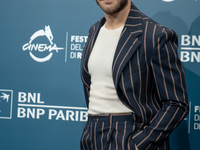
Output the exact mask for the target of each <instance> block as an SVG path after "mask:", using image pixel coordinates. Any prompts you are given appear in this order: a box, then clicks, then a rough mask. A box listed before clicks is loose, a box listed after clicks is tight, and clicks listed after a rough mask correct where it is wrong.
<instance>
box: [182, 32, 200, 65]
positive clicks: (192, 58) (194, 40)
mask: <svg viewBox="0 0 200 150" xmlns="http://www.w3.org/2000/svg"><path fill="white" fill-rule="evenodd" d="M180 59H181V61H182V62H185V63H188V62H189V63H194V62H195V63H199V62H200V35H198V36H197V35H182V36H181V52H180Z"/></svg>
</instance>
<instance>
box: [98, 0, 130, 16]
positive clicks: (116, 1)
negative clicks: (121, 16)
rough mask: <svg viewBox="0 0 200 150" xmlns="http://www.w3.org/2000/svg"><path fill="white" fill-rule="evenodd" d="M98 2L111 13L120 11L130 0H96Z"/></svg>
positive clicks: (106, 11) (107, 12)
mask: <svg viewBox="0 0 200 150" xmlns="http://www.w3.org/2000/svg"><path fill="white" fill-rule="evenodd" d="M96 2H97V4H98V5H99V6H100V8H101V9H102V10H103V11H104V12H105V13H106V14H109V15H113V14H116V13H118V12H120V11H121V10H122V9H123V8H124V7H125V6H126V5H127V4H128V0H96Z"/></svg>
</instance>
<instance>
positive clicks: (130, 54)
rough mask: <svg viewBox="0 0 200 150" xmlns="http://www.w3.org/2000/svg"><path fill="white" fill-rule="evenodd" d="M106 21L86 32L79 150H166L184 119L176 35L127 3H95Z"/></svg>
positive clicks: (125, 0)
mask: <svg viewBox="0 0 200 150" xmlns="http://www.w3.org/2000/svg"><path fill="white" fill-rule="evenodd" d="M96 2H97V4H98V5H99V6H100V8H101V9H102V10H103V11H104V17H103V18H102V19H101V20H100V21H98V22H97V23H95V24H94V25H93V26H92V27H91V28H90V30H89V35H88V41H87V43H86V45H85V48H84V51H83V56H82V63H81V77H82V81H83V84H84V91H85V97H86V103H87V106H88V114H89V117H88V122H87V124H86V126H85V128H84V131H83V134H82V138H81V149H82V150H109V149H110V150H114V149H116V150H129V149H130V150H134V149H135V150H138V149H139V150H152V149H156V150H169V138H168V137H169V134H170V133H171V132H172V131H173V130H174V129H175V128H176V127H177V126H178V124H179V123H180V122H181V121H182V120H183V119H184V117H185V116H186V115H187V113H188V109H189V108H188V100H187V92H186V85H185V75H184V70H183V66H182V64H181V62H180V60H179V59H178V56H177V40H178V39H177V35H176V34H175V32H174V31H172V30H171V29H168V28H165V27H163V26H161V25H159V24H158V23H156V22H154V21H153V20H152V19H150V18H149V17H147V16H146V15H144V14H143V13H141V12H140V11H139V10H138V9H137V8H136V7H135V5H134V4H133V3H132V2H131V0H96Z"/></svg>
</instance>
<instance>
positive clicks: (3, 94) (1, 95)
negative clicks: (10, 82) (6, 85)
mask: <svg viewBox="0 0 200 150" xmlns="http://www.w3.org/2000/svg"><path fill="white" fill-rule="evenodd" d="M12 101H13V91H12V90H6V89H0V119H12Z"/></svg>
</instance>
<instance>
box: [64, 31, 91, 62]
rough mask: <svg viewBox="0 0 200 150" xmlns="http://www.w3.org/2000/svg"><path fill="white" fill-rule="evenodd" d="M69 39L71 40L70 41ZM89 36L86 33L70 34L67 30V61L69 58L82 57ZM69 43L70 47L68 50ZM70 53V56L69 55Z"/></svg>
mask: <svg viewBox="0 0 200 150" xmlns="http://www.w3.org/2000/svg"><path fill="white" fill-rule="evenodd" d="M68 39H69V41H68ZM87 39H88V36H84V35H69V33H68V32H66V53H65V62H67V58H70V59H72V60H77V59H82V52H83V48H84V46H85V43H86V42H87ZM68 45H69V47H70V49H69V50H68V48H67V47H68ZM68 55H69V56H68Z"/></svg>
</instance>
